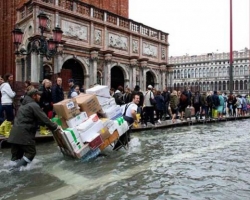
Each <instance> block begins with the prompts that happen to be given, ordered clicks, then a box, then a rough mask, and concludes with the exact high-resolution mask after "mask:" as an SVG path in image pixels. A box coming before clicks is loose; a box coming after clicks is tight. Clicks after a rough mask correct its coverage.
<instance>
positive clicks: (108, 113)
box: [103, 105, 122, 119]
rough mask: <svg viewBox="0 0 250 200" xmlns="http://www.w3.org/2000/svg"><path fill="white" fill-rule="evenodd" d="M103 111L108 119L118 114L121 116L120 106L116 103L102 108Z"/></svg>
mask: <svg viewBox="0 0 250 200" xmlns="http://www.w3.org/2000/svg"><path fill="white" fill-rule="evenodd" d="M103 112H104V116H105V117H106V118H109V119H116V118H118V117H119V116H122V113H121V108H120V106H118V105H115V106H114V105H113V106H110V108H108V109H106V110H103Z"/></svg>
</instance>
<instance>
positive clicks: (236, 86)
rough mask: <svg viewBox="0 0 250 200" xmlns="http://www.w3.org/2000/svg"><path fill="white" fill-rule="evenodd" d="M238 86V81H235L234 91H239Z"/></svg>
mask: <svg viewBox="0 0 250 200" xmlns="http://www.w3.org/2000/svg"><path fill="white" fill-rule="evenodd" d="M238 84H239V81H238V80H236V81H235V90H239V85H238Z"/></svg>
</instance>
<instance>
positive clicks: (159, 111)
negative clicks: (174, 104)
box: [155, 109, 163, 120]
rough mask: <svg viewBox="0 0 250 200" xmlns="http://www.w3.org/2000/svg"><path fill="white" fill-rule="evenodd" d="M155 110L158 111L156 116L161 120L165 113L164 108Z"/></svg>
mask: <svg viewBox="0 0 250 200" xmlns="http://www.w3.org/2000/svg"><path fill="white" fill-rule="evenodd" d="M155 112H156V118H157V120H159V119H160V120H161V118H162V114H163V110H158V109H156V110H155Z"/></svg>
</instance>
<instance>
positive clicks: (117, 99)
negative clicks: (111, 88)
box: [113, 92, 125, 106]
mask: <svg viewBox="0 0 250 200" xmlns="http://www.w3.org/2000/svg"><path fill="white" fill-rule="evenodd" d="M113 97H114V98H115V102H116V104H117V105H120V106H121V105H123V104H125V102H124V101H123V95H122V93H121V92H118V93H115V94H114V96H113Z"/></svg>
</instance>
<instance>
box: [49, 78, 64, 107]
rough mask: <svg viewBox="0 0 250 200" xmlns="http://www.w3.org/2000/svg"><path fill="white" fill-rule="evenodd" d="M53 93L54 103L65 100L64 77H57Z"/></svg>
mask: <svg viewBox="0 0 250 200" xmlns="http://www.w3.org/2000/svg"><path fill="white" fill-rule="evenodd" d="M51 93H52V100H53V103H58V102H60V101H62V100H64V94H63V88H62V79H61V78H60V77H57V79H56V84H55V85H54V86H53V87H52V90H51Z"/></svg>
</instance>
